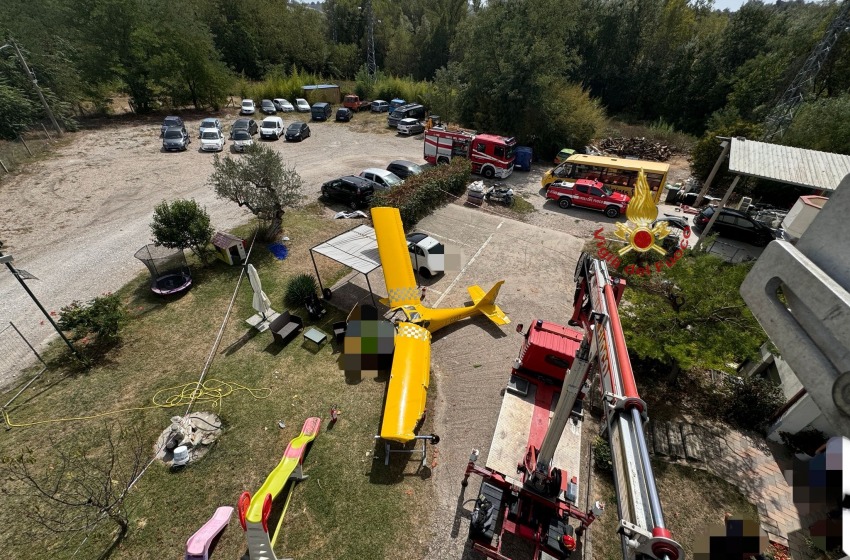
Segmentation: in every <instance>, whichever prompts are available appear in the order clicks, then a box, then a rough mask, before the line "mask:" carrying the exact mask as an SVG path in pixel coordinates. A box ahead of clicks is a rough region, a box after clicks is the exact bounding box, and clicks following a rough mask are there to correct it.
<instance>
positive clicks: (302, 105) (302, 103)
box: [295, 97, 310, 113]
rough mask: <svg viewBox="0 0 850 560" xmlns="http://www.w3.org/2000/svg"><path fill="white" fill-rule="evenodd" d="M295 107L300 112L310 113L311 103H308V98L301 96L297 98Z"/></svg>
mask: <svg viewBox="0 0 850 560" xmlns="http://www.w3.org/2000/svg"><path fill="white" fill-rule="evenodd" d="M295 108H296V109H297V110H298V112H299V113H309V112H310V104H309V103H307V100H306V99H301V98H300V97H299V98H297V99H296V100H295Z"/></svg>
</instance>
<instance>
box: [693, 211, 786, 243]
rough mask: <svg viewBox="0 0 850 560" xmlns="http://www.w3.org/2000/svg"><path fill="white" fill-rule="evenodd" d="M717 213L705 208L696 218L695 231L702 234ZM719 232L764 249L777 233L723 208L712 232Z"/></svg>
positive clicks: (721, 234) (739, 213)
mask: <svg viewBox="0 0 850 560" xmlns="http://www.w3.org/2000/svg"><path fill="white" fill-rule="evenodd" d="M716 211H717V209H716V208H714V207H712V206H709V207H708V208H703V209H702V211H701V212H700V213H699V214H697V215H696V216H694V229H695V230H696V231H697V233H700V234H701V233H702V232H703V230H705V226H707V225H708V222H709V220H711V217H712V216H713V215H714V213H715V212H716ZM712 232H717V234H718V235H720V236H722V237H729V238H730V239H738V240H740V241H743V242H745V243H749V244H750V245H756V246H759V247H764V246H765V245H767V244H768V243H770V242H771V241H773V240H774V239H776V233H775V232H774V231H773V230H772V229H771V228H769V227H767V226H766V225H764V224H763V223H761V222H757V221H755V220H753V219H752V218H751V217H749V216H748V215H746V214H745V213H743V212H739V211H737V210H730V209H729V208H723V209H721V210H720V215H719V216H717V219H716V220H715V221H714V226H712V228H711V231H710V232H709V233H712Z"/></svg>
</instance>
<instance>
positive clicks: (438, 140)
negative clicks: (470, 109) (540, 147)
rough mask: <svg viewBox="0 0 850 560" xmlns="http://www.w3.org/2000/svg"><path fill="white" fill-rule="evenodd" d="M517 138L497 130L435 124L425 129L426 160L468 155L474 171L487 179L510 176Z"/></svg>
mask: <svg viewBox="0 0 850 560" xmlns="http://www.w3.org/2000/svg"><path fill="white" fill-rule="evenodd" d="M515 151H516V140H514V139H513V138H505V137H504V136H496V135H494V134H476V133H474V132H469V131H466V130H449V129H446V128H444V127H433V128H431V129H429V130H427V131H426V132H425V160H426V161H427V162H428V163H430V164H432V165H437V164H441V163H448V162H449V161H451V159H452V158H453V157H457V156H460V157H465V158H469V160H470V161H471V162H472V172H473V173H478V174H480V175H483V176H484V177H486V178H488V179H492V178H494V177H497V178H499V179H505V178H507V177H508V176H509V175H510V174H511V172H513V170H514V159H515V157H516V156H515V153H514V152H515Z"/></svg>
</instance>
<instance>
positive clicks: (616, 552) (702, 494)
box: [590, 460, 759, 560]
mask: <svg viewBox="0 0 850 560" xmlns="http://www.w3.org/2000/svg"><path fill="white" fill-rule="evenodd" d="M652 469H653V472H654V473H655V477H656V484H657V486H658V493H659V495H660V497H661V504H662V507H663V508H664V520H665V522H666V523H667V528H668V529H670V531H671V532H672V533H673V538H674V539H676V541H677V542H678V543H679V544H681V545H682V547H683V548H684V549H685V554H686V555H687V557H688V558H693V557H694V550H693V544H694V542H695V541H696V539H697V538H698V537H700V536H702V535H705V534H707V532H708V528H709V527H710V526H712V525H717V526H721V527H722V526H723V520H724V517H723V516H724V514H725V513H727V512H728V513H731V514H732V516H733V517H735V518H738V519H752V520H756V521H757V520H758V518H759V517H758V510H756V507H755V506H754V505H753V504H751V503H750V502H748V501H747V499H746V498H745V497H744V496H743V495H742V494H741V493H740V492H739V491H738V489H737V488H735V487H734V486H733V485H732V484H730V483H729V482H727V481H725V480H722V479H720V478H717V477H716V476H714V475H712V474H709V473H707V472H705V471H701V470H698V469H694V468H691V467H688V466H684V465H677V464H671V463H667V462H664V461H657V460H653V461H652ZM594 496H595V499H598V500H602V501H603V502H605V504H606V510H605V513H604V515H603V516H602V517H601V518H599V519H597V520H596V521H594V522H593V525H591V529H590V538H591V543H592V548H593V558H594V559H595V560H622V558H623V555H622V552H621V550H620V538H619V535H617V525H618V523H619V520H618V517H617V500H616V498H615V495H614V480H613V479H612V477H611V475H610V474H607V473H600V472H599V471H596V470H594V473H593V488H592V489H591V499H594Z"/></svg>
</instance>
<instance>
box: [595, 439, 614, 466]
mask: <svg viewBox="0 0 850 560" xmlns="http://www.w3.org/2000/svg"><path fill="white" fill-rule="evenodd" d="M593 466H594V467H595V468H596V470H598V471H601V472H608V473H613V472H614V463H612V462H611V446H610V445H609V444H608V442H607V441H605V440H604V439H602V438H601V437H599V436H596V439H595V440H594V442H593Z"/></svg>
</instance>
